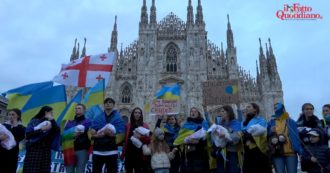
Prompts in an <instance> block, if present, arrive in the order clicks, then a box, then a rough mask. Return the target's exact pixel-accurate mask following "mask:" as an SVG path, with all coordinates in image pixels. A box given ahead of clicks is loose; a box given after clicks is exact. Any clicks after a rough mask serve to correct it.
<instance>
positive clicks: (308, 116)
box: [297, 103, 325, 144]
mask: <svg viewBox="0 0 330 173" xmlns="http://www.w3.org/2000/svg"><path fill="white" fill-rule="evenodd" d="M301 111H302V113H301V114H300V116H299V118H298V120H297V127H298V131H299V137H300V139H301V140H302V141H303V143H304V144H308V142H309V138H308V135H307V133H308V131H309V130H310V129H312V128H319V129H322V128H323V126H322V122H321V121H320V120H319V119H318V118H317V116H315V115H314V106H313V105H312V104H311V103H305V104H303V105H302V108H301ZM323 135H325V134H324V133H322V136H323Z"/></svg>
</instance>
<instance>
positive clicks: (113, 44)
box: [108, 15, 118, 53]
mask: <svg viewBox="0 0 330 173" xmlns="http://www.w3.org/2000/svg"><path fill="white" fill-rule="evenodd" d="M117 43H118V31H117V15H116V16H115V24H114V25H113V30H112V33H111V43H110V48H109V49H108V52H116V53H117V52H118V50H117Z"/></svg>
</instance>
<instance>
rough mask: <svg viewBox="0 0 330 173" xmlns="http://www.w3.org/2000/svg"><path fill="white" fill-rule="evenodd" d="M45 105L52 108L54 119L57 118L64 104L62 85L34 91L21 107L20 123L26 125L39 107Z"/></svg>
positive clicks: (64, 95)
mask: <svg viewBox="0 0 330 173" xmlns="http://www.w3.org/2000/svg"><path fill="white" fill-rule="evenodd" d="M46 105H47V106H50V107H52V108H53V115H54V119H57V117H58V116H59V115H60V114H61V112H62V111H63V110H64V108H65V106H66V93H65V86H64V85H58V86H54V87H51V88H48V89H43V90H41V91H39V92H34V93H33V94H32V96H31V98H30V99H29V100H28V101H27V103H26V104H25V106H24V107H23V109H22V123H23V124H24V125H26V124H27V123H28V122H29V121H30V119H31V118H33V117H34V116H35V115H36V114H37V113H38V112H39V110H40V108H41V107H42V106H46Z"/></svg>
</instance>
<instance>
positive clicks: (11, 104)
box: [4, 81, 53, 109]
mask: <svg viewBox="0 0 330 173" xmlns="http://www.w3.org/2000/svg"><path fill="white" fill-rule="evenodd" d="M50 87H53V82H52V81H48V82H41V83H33V84H29V85H24V86H21V87H18V88H15V89H11V90H8V91H7V92H5V93H4V95H6V97H7V98H8V105H7V109H13V108H18V109H22V108H23V107H24V105H25V104H26V102H27V101H28V100H29V99H30V97H31V96H32V93H34V92H38V91H40V90H43V89H47V88H50Z"/></svg>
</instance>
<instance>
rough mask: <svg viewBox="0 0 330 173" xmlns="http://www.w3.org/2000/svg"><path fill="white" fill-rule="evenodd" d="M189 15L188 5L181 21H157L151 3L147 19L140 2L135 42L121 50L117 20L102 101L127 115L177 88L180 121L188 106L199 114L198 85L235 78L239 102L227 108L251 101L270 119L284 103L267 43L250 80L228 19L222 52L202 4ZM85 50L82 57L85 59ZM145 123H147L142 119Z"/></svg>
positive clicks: (215, 109)
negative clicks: (277, 105)
mask: <svg viewBox="0 0 330 173" xmlns="http://www.w3.org/2000/svg"><path fill="white" fill-rule="evenodd" d="M193 11H194V10H193V7H192V3H191V0H189V1H188V7H187V19H186V21H183V20H182V19H180V18H179V17H178V16H176V15H175V14H174V13H172V12H171V13H169V14H168V15H167V16H166V17H165V18H163V19H162V20H160V21H158V20H157V13H156V5H155V0H152V4H151V7H150V13H149V14H150V15H149V14H148V10H147V5H146V0H143V5H142V8H141V16H140V22H139V35H138V39H137V40H135V41H133V42H132V43H131V44H130V45H129V46H127V47H126V48H124V49H123V48H121V50H120V51H118V39H117V37H118V31H117V18H116V20H115V23H114V26H113V31H112V35H111V42H110V47H109V48H108V52H110V51H115V52H117V53H118V57H117V60H116V62H115V64H114V69H113V72H112V76H111V79H110V81H111V82H110V84H109V86H107V91H106V92H107V96H110V97H113V98H114V99H115V100H116V107H117V108H118V109H119V110H120V111H121V114H122V115H126V116H130V112H131V110H132V109H133V108H134V107H136V106H138V107H141V108H142V109H143V108H144V104H145V103H146V101H147V100H149V99H150V98H152V97H153V96H155V93H156V92H157V90H159V89H160V88H161V87H162V86H163V85H172V84H174V83H179V84H180V86H181V98H180V112H181V113H180V115H181V116H183V117H184V116H186V115H188V114H189V109H190V108H191V107H193V106H195V107H198V108H201V110H202V102H203V92H202V90H203V88H202V82H204V81H207V80H226V79H238V80H239V90H238V93H239V98H240V103H239V104H234V103H233V105H232V106H233V107H234V108H237V107H239V108H241V109H243V108H245V106H246V104H247V103H250V102H255V103H257V104H259V105H260V108H261V114H262V115H265V116H266V118H268V119H269V117H270V116H271V115H272V114H273V105H274V102H275V101H278V100H281V101H283V91H282V83H281V79H280V76H279V73H278V71H277V65H276V59H275V55H274V53H273V49H272V46H271V42H270V39H269V40H268V41H269V43H268V44H266V47H265V48H266V50H265V52H264V50H263V47H262V44H261V41H260V39H259V43H260V49H259V52H260V54H259V60H258V61H259V63H258V61H257V64H256V66H257V67H256V68H257V74H256V78H254V77H252V76H251V75H250V74H249V73H247V72H246V70H243V68H242V67H241V66H239V65H238V64H237V52H236V47H235V44H234V34H233V31H232V28H231V25H230V21H229V16H227V17H228V21H227V46H226V48H225V49H224V48H223V45H222V43H221V46H220V47H219V46H217V45H215V44H214V43H212V42H211V41H210V40H209V39H208V37H207V31H206V30H205V22H204V19H203V18H204V16H203V9H202V4H201V0H198V5H197V8H196V13H195V14H194V12H193ZM256 44H258V43H256ZM85 45H86V39H85ZM85 45H84V47H83V49H82V56H84V55H85V54H86V47H85ZM76 50H77V49H76V44H75V46H74V48H73V53H72V55H71V60H73V59H77V58H79V45H78V51H76ZM255 51H258V50H255ZM256 58H257V57H256ZM74 90H75V89H74V88H71V89H69V90H68V95H69V96H70V94H71V96H72V95H73V94H74ZM220 107H221V105H218V106H210V107H208V111H209V112H210V114H211V115H213V116H214V115H215V114H217V113H218V111H219V109H220ZM145 116H146V115H145ZM183 117H182V118H183ZM145 119H146V120H147V121H149V122H150V121H152V120H150V119H149V118H148V117H147V116H146V117H145Z"/></svg>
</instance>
